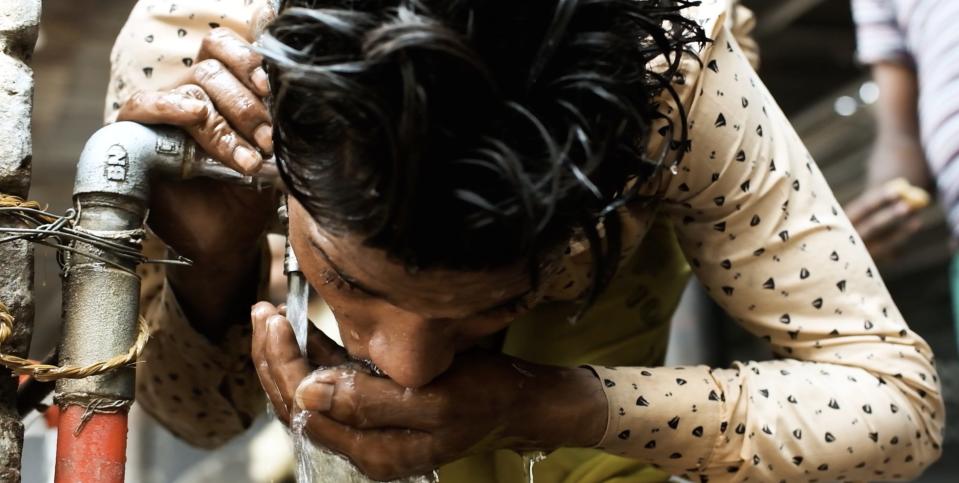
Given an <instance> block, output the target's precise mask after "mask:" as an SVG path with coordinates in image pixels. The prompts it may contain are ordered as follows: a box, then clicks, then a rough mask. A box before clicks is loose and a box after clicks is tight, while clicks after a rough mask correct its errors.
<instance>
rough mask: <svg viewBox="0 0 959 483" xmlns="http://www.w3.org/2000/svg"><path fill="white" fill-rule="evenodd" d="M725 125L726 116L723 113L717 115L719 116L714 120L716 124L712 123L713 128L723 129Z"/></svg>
mask: <svg viewBox="0 0 959 483" xmlns="http://www.w3.org/2000/svg"><path fill="white" fill-rule="evenodd" d="M725 125H726V116H724V115H723V113H721V112H720V113H719V116H718V117H717V118H716V122H714V123H713V126H715V127H723V126H725Z"/></svg>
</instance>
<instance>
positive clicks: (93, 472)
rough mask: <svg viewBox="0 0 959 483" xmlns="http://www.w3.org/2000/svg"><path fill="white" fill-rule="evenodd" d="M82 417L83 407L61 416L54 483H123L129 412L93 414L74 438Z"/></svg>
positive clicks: (67, 409)
mask: <svg viewBox="0 0 959 483" xmlns="http://www.w3.org/2000/svg"><path fill="white" fill-rule="evenodd" d="M82 415H83V408H81V407H80V406H68V407H67V408H66V409H65V410H64V411H63V412H61V413H60V422H59V426H58V428H57V468H56V477H55V479H54V481H55V483H123V467H124V464H125V463H126V445H127V413H126V412H120V413H116V414H94V415H93V417H91V418H90V420H89V421H87V424H86V425H84V426H83V431H81V432H80V434H79V435H76V436H75V435H74V434H73V432H74V430H76V428H77V425H78V424H80V418H81V416H82Z"/></svg>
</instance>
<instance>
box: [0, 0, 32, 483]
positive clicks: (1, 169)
mask: <svg viewBox="0 0 959 483" xmlns="http://www.w3.org/2000/svg"><path fill="white" fill-rule="evenodd" d="M39 25H40V0H2V1H0V133H2V142H0V193H5V194H10V195H16V196H19V197H21V198H26V197H27V194H28V191H29V188H30V168H31V160H32V153H33V147H32V145H31V122H30V120H31V112H32V108H33V71H32V70H31V69H30V67H29V65H28V63H29V61H30V57H31V56H32V54H33V48H34V45H35V44H36V40H37V32H38V30H39ZM0 224H3V225H14V224H16V221H15V220H13V219H11V218H9V217H2V216H0ZM0 260H2V263H0V301H2V302H3V303H4V304H6V306H7V308H8V310H9V311H10V313H11V315H13V317H14V321H15V325H14V332H13V336H12V337H11V338H10V339H9V340H8V341H7V343H6V344H5V345H4V346H3V348H2V349H3V352H5V353H7V354H14V355H18V356H21V357H25V356H26V354H27V350H28V348H29V344H30V334H31V332H32V328H33V251H32V250H31V248H30V246H29V243H28V242H15V243H9V244H4V245H2V246H0ZM16 395H17V379H16V378H15V377H12V375H11V374H9V372H8V371H7V370H6V369H3V370H2V371H0V481H4V482H18V481H20V457H21V451H22V448H23V425H22V424H21V423H20V418H19V416H18V414H17V409H16V408H17V406H16Z"/></svg>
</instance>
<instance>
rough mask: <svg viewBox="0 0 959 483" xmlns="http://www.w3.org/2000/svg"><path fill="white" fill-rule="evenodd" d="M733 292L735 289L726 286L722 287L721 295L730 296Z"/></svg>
mask: <svg viewBox="0 0 959 483" xmlns="http://www.w3.org/2000/svg"><path fill="white" fill-rule="evenodd" d="M734 291H735V289H734V288H732V287H730V286H728V285H725V286H723V293H724V294H726V295H732V294H733V292H734Z"/></svg>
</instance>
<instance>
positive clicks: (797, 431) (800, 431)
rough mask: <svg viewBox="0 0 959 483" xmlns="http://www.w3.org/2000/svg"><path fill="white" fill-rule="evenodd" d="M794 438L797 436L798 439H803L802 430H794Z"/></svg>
mask: <svg viewBox="0 0 959 483" xmlns="http://www.w3.org/2000/svg"><path fill="white" fill-rule="evenodd" d="M793 436H795V437H796V439H802V430H801V429H799V428H796V429H794V430H793Z"/></svg>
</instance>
